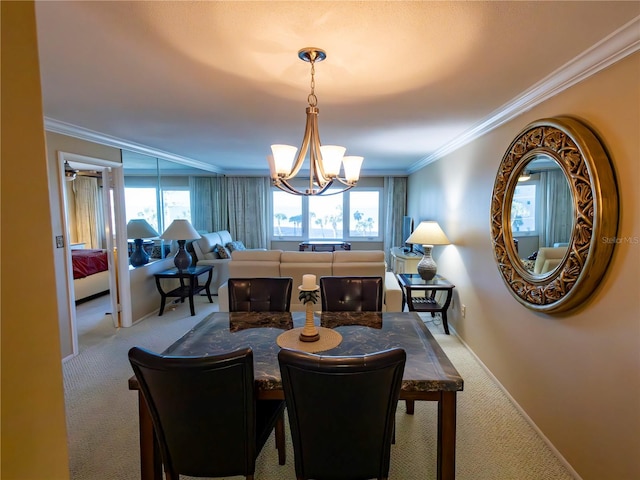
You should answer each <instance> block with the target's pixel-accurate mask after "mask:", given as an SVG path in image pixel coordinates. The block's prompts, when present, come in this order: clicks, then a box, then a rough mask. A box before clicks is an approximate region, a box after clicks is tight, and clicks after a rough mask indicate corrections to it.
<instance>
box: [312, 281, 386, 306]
mask: <svg viewBox="0 0 640 480" xmlns="http://www.w3.org/2000/svg"><path fill="white" fill-rule="evenodd" d="M382 295H383V294H382V278H381V277H320V297H321V299H322V310H323V311H325V312H381V311H382V300H383V298H382Z"/></svg>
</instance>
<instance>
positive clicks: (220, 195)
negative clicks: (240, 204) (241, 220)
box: [189, 177, 229, 232]
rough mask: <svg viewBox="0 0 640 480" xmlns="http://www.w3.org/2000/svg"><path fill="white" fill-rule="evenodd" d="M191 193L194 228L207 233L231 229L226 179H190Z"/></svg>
mask: <svg viewBox="0 0 640 480" xmlns="http://www.w3.org/2000/svg"><path fill="white" fill-rule="evenodd" d="M189 192H190V193H191V222H192V225H193V228H195V229H196V230H199V231H206V232H217V231H219V230H228V229H229V207H228V198H227V196H228V195H227V179H226V178H225V177H189Z"/></svg>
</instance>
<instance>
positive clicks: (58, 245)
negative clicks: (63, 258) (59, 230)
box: [56, 235, 64, 248]
mask: <svg viewBox="0 0 640 480" xmlns="http://www.w3.org/2000/svg"><path fill="white" fill-rule="evenodd" d="M56 248H64V237H63V236H62V235H58V236H56Z"/></svg>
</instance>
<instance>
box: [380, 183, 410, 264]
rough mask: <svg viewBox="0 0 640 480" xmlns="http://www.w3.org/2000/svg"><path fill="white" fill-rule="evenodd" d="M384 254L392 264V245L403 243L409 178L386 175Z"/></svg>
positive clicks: (388, 262)
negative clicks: (403, 220)
mask: <svg viewBox="0 0 640 480" xmlns="http://www.w3.org/2000/svg"><path fill="white" fill-rule="evenodd" d="M384 192H385V205H384V218H385V219H386V221H385V224H384V232H383V234H384V252H385V253H384V254H385V260H386V262H387V265H388V266H390V265H391V264H392V262H391V258H390V252H391V248H392V247H397V246H399V245H403V244H404V241H405V239H404V238H402V219H403V217H404V216H405V215H406V214H407V178H406V177H384Z"/></svg>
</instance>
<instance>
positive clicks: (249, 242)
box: [227, 177, 271, 248]
mask: <svg viewBox="0 0 640 480" xmlns="http://www.w3.org/2000/svg"><path fill="white" fill-rule="evenodd" d="M227 188H228V199H229V232H230V233H231V236H232V237H233V239H234V240H240V241H242V242H243V243H244V244H245V246H246V247H247V248H268V245H269V238H268V232H269V202H268V198H269V193H270V192H271V180H270V179H269V178H268V177H229V178H227Z"/></svg>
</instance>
